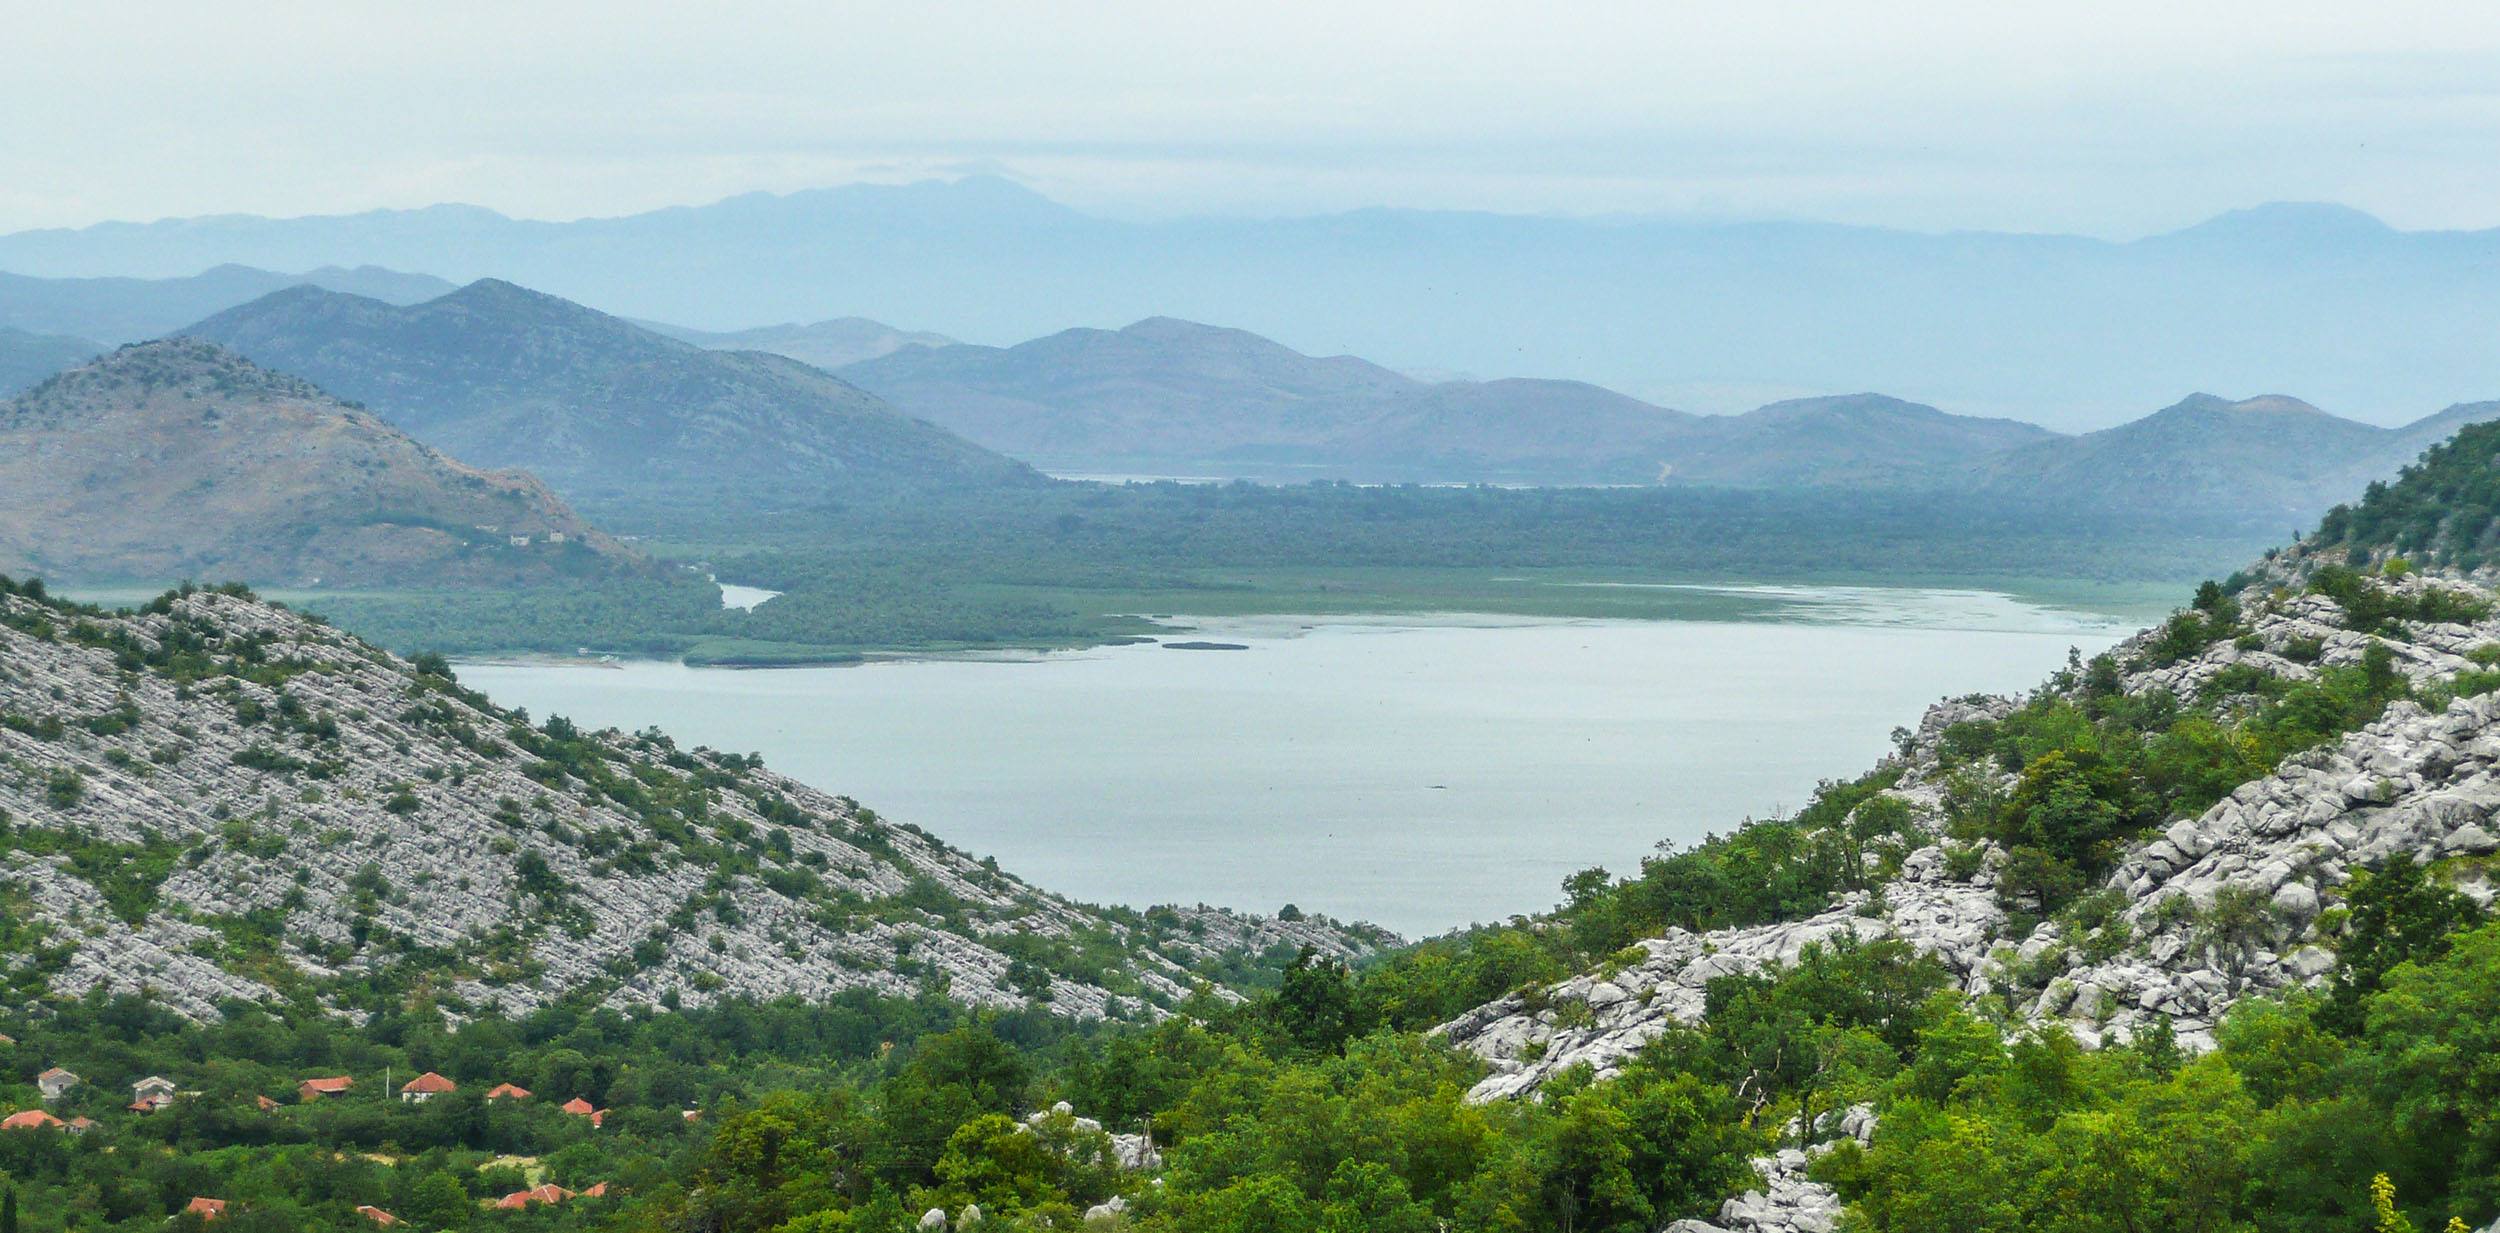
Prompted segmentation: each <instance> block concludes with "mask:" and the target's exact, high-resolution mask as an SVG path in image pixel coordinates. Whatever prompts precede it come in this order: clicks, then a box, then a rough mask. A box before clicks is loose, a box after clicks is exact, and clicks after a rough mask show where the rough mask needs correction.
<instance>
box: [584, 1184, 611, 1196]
mask: <svg viewBox="0 0 2500 1233" xmlns="http://www.w3.org/2000/svg"><path fill="white" fill-rule="evenodd" d="M577 1197H579V1198H584V1199H604V1198H606V1197H608V1184H607V1183H606V1182H600V1183H598V1184H597V1185H594V1186H592V1187H591V1188H590V1189H588V1190H585V1191H583V1192H581V1194H580V1195H579V1196H577Z"/></svg>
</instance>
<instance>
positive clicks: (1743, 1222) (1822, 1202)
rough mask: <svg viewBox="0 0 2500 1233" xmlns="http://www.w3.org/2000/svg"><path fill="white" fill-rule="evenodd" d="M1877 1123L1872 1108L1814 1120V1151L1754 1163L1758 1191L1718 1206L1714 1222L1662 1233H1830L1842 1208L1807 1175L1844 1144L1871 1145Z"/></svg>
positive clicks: (1686, 1223)
mask: <svg viewBox="0 0 2500 1233" xmlns="http://www.w3.org/2000/svg"><path fill="white" fill-rule="evenodd" d="M1876 1121H1877V1118H1876V1116H1875V1110H1874V1108H1873V1107H1872V1106H1870V1105H1863V1104H1860V1105H1851V1106H1850V1107H1849V1108H1847V1109H1844V1110H1840V1111H1838V1112H1835V1113H1827V1114H1825V1115H1823V1116H1821V1117H1818V1118H1816V1119H1815V1130H1816V1139H1815V1142H1814V1143H1813V1144H1812V1145H1810V1146H1807V1147H1804V1148H1794V1147H1790V1148H1782V1149H1780V1150H1779V1151H1776V1152H1773V1153H1771V1154H1770V1155H1768V1156H1757V1157H1755V1158H1754V1162H1753V1169H1754V1173H1755V1174H1756V1175H1757V1176H1759V1177H1760V1178H1761V1179H1762V1184H1761V1185H1760V1186H1758V1187H1756V1188H1754V1189H1752V1190H1748V1191H1746V1192H1745V1193H1743V1194H1740V1195H1737V1196H1736V1197H1734V1198H1732V1199H1729V1200H1728V1201H1727V1202H1726V1203H1724V1204H1722V1205H1720V1207H1719V1214H1718V1215H1717V1217H1715V1218H1714V1219H1713V1220H1678V1221H1676V1222H1674V1223H1672V1224H1669V1225H1668V1226H1667V1227H1666V1230H1665V1233H1790V1231H1792V1230H1793V1231H1794V1233H1832V1230H1834V1229H1837V1228H1839V1227H1840V1223H1841V1212H1842V1208H1843V1206H1844V1205H1843V1204H1842V1203H1841V1201H1840V1195H1839V1193H1838V1192H1836V1191H1834V1190H1833V1189H1832V1188H1831V1187H1829V1186H1826V1185H1824V1184H1823V1183H1821V1182H1818V1181H1815V1180H1814V1179H1813V1178H1812V1177H1810V1176H1808V1174H1807V1170H1808V1169H1809V1168H1810V1167H1811V1166H1812V1165H1813V1163H1814V1161H1815V1160H1816V1159H1817V1158H1818V1157H1820V1156H1822V1155H1823V1154H1824V1153H1826V1152H1829V1151H1830V1150H1832V1149H1833V1148H1834V1147H1837V1146H1839V1145H1840V1143H1841V1142H1842V1141H1843V1140H1844V1139H1845V1140H1851V1141H1854V1142H1857V1143H1859V1144H1861V1145H1863V1144H1866V1143H1871V1142H1873V1141H1874V1139H1875V1125H1876ZM1796 1129H1797V1122H1796V1120H1795V1119H1793V1118H1792V1119H1790V1121H1789V1123H1788V1133H1789V1135H1790V1136H1791V1137H1794V1136H1795V1135H1796Z"/></svg>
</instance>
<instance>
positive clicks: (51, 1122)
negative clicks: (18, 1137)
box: [0, 1109, 61, 1130]
mask: <svg viewBox="0 0 2500 1233" xmlns="http://www.w3.org/2000/svg"><path fill="white" fill-rule="evenodd" d="M60 1124H61V1119H59V1118H57V1117H54V1116H52V1115H51V1114H49V1113H46V1112H44V1111H43V1110H41V1109H28V1110H26V1111H25V1112H23V1113H12V1114H10V1115H8V1116H7V1117H0V1130H40V1129H42V1128H44V1127H46V1126H58V1125H60Z"/></svg>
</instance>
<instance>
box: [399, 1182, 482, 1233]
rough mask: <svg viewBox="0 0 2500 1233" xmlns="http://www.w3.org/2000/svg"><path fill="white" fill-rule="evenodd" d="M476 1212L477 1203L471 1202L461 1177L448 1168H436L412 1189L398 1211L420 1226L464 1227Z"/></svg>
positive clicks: (402, 1217)
mask: <svg viewBox="0 0 2500 1233" xmlns="http://www.w3.org/2000/svg"><path fill="white" fill-rule="evenodd" d="M476 1212H477V1205H476V1204H475V1203H473V1202H471V1201H470V1199H469V1192H468V1190H467V1189H465V1188H463V1187H462V1186H461V1184H460V1179H459V1178H457V1177H455V1176H453V1175H452V1174H451V1173H450V1172H449V1171H448V1170H444V1169H436V1170H435V1171H433V1172H431V1173H428V1174H426V1175H425V1177H424V1179H423V1180H421V1181H419V1182H418V1183H417V1184H416V1185H415V1186H414V1187H412V1188H410V1190H409V1192H408V1198H407V1201H406V1202H405V1203H403V1204H401V1210H400V1211H399V1212H397V1213H395V1214H396V1215H398V1216H399V1217H400V1218H401V1219H403V1220H406V1221H408V1222H409V1223H410V1224H412V1225H415V1226H416V1227H418V1228H420V1229H465V1228H468V1227H469V1218H470V1217H471V1216H473V1215H475V1214H476Z"/></svg>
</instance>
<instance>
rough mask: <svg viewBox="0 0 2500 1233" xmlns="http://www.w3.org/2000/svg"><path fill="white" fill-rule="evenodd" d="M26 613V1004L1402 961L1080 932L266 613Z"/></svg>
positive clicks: (843, 816)
mask: <svg viewBox="0 0 2500 1233" xmlns="http://www.w3.org/2000/svg"><path fill="white" fill-rule="evenodd" d="M26 590H27V588H23V587H20V588H16V589H14V590H12V591H9V592H5V593H0V819H5V821H4V822H0V918H7V919H12V920H15V921H18V922H22V923H23V924H25V925H31V928H18V929H14V930H10V931H7V932H6V933H0V937H5V938H9V939H13V941H11V942H10V948H9V949H8V950H7V952H6V953H0V975H5V977H6V982H5V983H8V984H10V985H12V986H14V987H16V988H18V989H21V990H32V991H33V992H34V994H35V995H39V996H52V997H75V996H79V995H81V994H83V993H85V992H87V991H89V990H91V989H97V988H102V989H107V990H113V991H120V992H145V993H148V994H152V995H153V996H155V997H157V998H159V999H161V1000H162V1001H164V1002H165V1003H166V1004H168V1005H170V1006H173V1007H175V1008H177V1009H179V1010H181V1011H182V1012H184V1013H186V1014H190V1015H194V1016H200V1017H208V1016H213V1015H215V1014H216V1013H218V1011H217V1008H218V1006H219V1005H220V1004H221V1003H224V1002H226V1001H228V1000H230V999H250V1000H267V999H272V998H279V997H293V996H302V995H310V996H314V997H318V998H321V999H323V1000H325V1001H327V1002H329V1003H330V1004H332V1005H334V1006H337V1007H339V1008H341V1009H343V1010H358V1009H367V1008H370V1007H371V1006H372V1005H374V1004H375V1002H376V1000H377V999H385V998H391V997H397V996H402V995H406V996H415V995H416V994H417V992H418V991H422V993H423V995H424V996H427V997H430V998H431V999H433V1001H434V1002H435V1004H436V1005H437V1006H439V1007H440V1008H441V1009H442V1010H444V1011H446V1012H448V1013H452V1014H459V1013H462V1012H464V1011H467V1010H471V1009H482V1008H485V1007H488V1006H499V1007H501V1008H502V1009H504V1010H507V1011H515V1012H517V1011H521V1010H524V1009H526V1008H528V1007H531V1006H535V1005H539V1004H543V1003H546V1002H548V1001H551V1000H553V999H556V998H559V997H564V996H568V995H586V996H588V997H590V998H592V999H593V1000H595V1001H598V1002H600V1003H602V1004H606V1005H616V1006H624V1005H642V1004H663V1005H680V1004H702V1003H705V1002H709V1001H712V1000H714V999H719V998H729V997H753V998H769V997H777V996H784V995H795V996H800V997H807V998H821V997H824V996H827V995H831V994H834V993H836V992H838V991H843V990H869V991H874V992H877V993H885V994H895V995H912V994H917V993H924V992H940V993H943V994H944V995H946V996H950V997H953V998H956V999H958V1000H961V1001H963V1002H966V1003H970V1004H975V1005H990V1006H1020V1005H1027V1004H1041V1005H1046V1006H1047V1007H1049V1008H1051V1009H1053V1010H1056V1011H1059V1012H1063V1013H1066V1014H1069V1015H1074V1016H1080V1017H1096V1016H1115V1017H1128V1018H1140V1019H1150V1018H1153V1017H1157V1016H1159V1015H1161V1014H1163V1013H1165V1008H1166V1007H1169V1006H1172V1005H1174V1004H1177V1003H1179V1002H1180V1001H1182V1000H1184V999H1185V998H1187V997H1189V996H1191V995H1192V993H1193V991H1194V990H1196V989H1197V988H1199V987H1201V986H1202V985H1209V984H1211V982H1208V981H1205V980H1204V979H1203V978H1202V977H1201V976H1200V975H1199V973H1198V970H1197V969H1202V968H1203V969H1206V970H1215V968H1216V966H1217V965H1219V964H1221V963H1223V962H1226V961H1228V960H1232V959H1234V958H1237V957H1238V956H1240V955H1241V954H1243V953H1244V952H1249V953H1265V952H1268V951H1271V950H1275V949H1278V948H1286V949H1288V950H1291V949H1298V948H1300V947H1303V946H1310V947H1314V948H1316V949H1317V950H1318V951H1320V952H1321V953H1323V954H1327V955H1332V956H1337V957H1341V958H1346V957H1354V956H1358V955H1360V954H1362V953H1364V952H1366V951H1368V950H1369V949H1371V948H1373V947H1375V946H1377V945H1380V944H1383V943H1385V942H1387V941H1390V940H1392V939H1389V938H1388V936H1387V935H1386V934H1383V933H1380V932H1378V931H1375V930H1369V929H1361V928H1355V929H1348V928H1341V927H1339V926H1336V925H1334V924H1332V923H1330V922H1327V921H1324V920H1302V921H1294V922H1285V921H1276V920H1269V919H1264V918H1256V917H1249V916H1243V915H1236V914H1233V913H1231V912H1227V911H1221V910H1215V909H1207V908H1195V909H1177V910H1173V909H1166V910H1157V911H1154V912H1152V913H1146V914H1140V913H1135V912H1129V911H1124V910H1107V909H1096V908H1090V907H1087V906H1084V905H1080V904H1076V903H1072V902H1069V901H1067V900H1064V899H1060V898H1057V897H1055V896H1052V895H1049V894H1046V893H1044V892H1042V891H1039V890H1037V889H1035V888H1033V887H1031V886H1029V885H1027V884H1025V883H1024V882H1022V881H1019V880H1018V879H1016V878H1015V877H1013V876H1012V875H1009V874H1007V873H1004V872H1001V871H1000V870H998V869H997V868H996V866H995V865H994V864H992V863H990V862H986V861H978V860H975V859H973V858H972V857H970V856H968V855H966V854H964V853H962V852H959V851H957V850H955V849H953V848H950V847H948V846H947V845H945V844H944V843H942V842H940V841H938V840H937V839H935V838H933V837H931V836H928V835H926V834H924V833H921V832H920V831H917V830H915V829H913V828H911V827H909V826H904V825H899V824H896V823H893V822H890V821H887V820H885V819H882V818H880V817H878V816H877V815H876V814H875V812H874V811H872V810H870V809H868V808H866V807H864V806H860V805H858V804H856V803H854V802H852V801H850V800H848V799H845V798H842V797H836V796H830V795H827V794H826V793H824V792H821V791H819V790H817V789H815V788H812V787H809V786H807V785H804V784H800V783H797V782H795V781H792V780H789V779H785V778H782V777H781V776H778V775H774V774H772V773H770V772H768V771H765V770H763V769H761V767H760V766H759V765H757V764H756V763H754V762H753V761H752V760H751V759H749V758H745V757H740V756H737V755H726V754H720V753H714V752H711V751H708V750H684V749H680V748H678V747H677V746H675V745H674V744H673V743H672V742H670V741H669V740H668V738H666V737H665V736H662V735H660V734H658V733H656V732H644V733H640V734H634V735H626V734H622V733H617V732H600V733H586V732H578V731H575V730H574V729H573V728H572V727H571V726H570V725H568V724H565V723H563V722H561V721H559V720H554V719H549V720H548V721H546V722H545V723H543V724H540V725H536V726H533V725H532V724H531V723H530V722H529V721H528V717H527V716H525V715H522V714H519V713H516V712H512V711H507V710H504V709H502V708H499V707H496V706H495V705H493V704H492V703H491V702H489V701H487V700H486V699H485V698H483V697H481V696H479V695H477V694H475V693H473V692H471V691H468V690H466V689H463V688H461V687H460V686H459V685H457V684H456V683H455V682H454V681H453V680H452V679H451V678H450V677H449V676H448V675H446V674H445V673H444V672H443V670H442V668H441V666H440V665H439V664H429V665H428V667H430V668H432V669H433V670H432V671H418V670H416V669H415V668H413V667H412V666H411V665H410V664H407V663H404V662H402V661H400V660H397V659H395V658H393V657H392V656H390V655H388V654H386V653H384V652H382V651H380V650H377V649H375V648H373V647H371V646H368V645H366V644H364V643H362V642H359V641H357V640H355V639H353V638H350V637H347V636H345V635H342V634H340V633H338V632H336V631H334V630H332V629H329V628H327V627H325V626H323V625H320V624H318V623H316V622H314V621H311V620H309V619H307V618H305V617H303V616H300V615H298V614H296V613H294V612H291V611H289V610H286V609H283V608H280V607H276V606H273V605H269V604H266V603H262V602H259V601H257V600H254V599H251V598H248V597H245V596H241V595H236V594H227V593H220V592H196V593H188V594H172V595H169V596H167V597H165V598H163V599H160V600H159V601H157V602H155V603H153V604H151V605H149V606H148V607H147V608H146V609H145V610H142V611H139V612H133V613H121V614H105V613H100V612H97V611H96V610H93V609H77V608H72V607H67V606H63V605H58V604H54V603H50V602H48V601H45V600H43V599H41V598H40V597H39V595H29V594H26V593H25V592H26ZM1216 992H1217V994H1218V996H1225V995H1226V994H1227V992H1228V991H1224V990H1222V989H1220V988H1217V989H1216Z"/></svg>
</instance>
